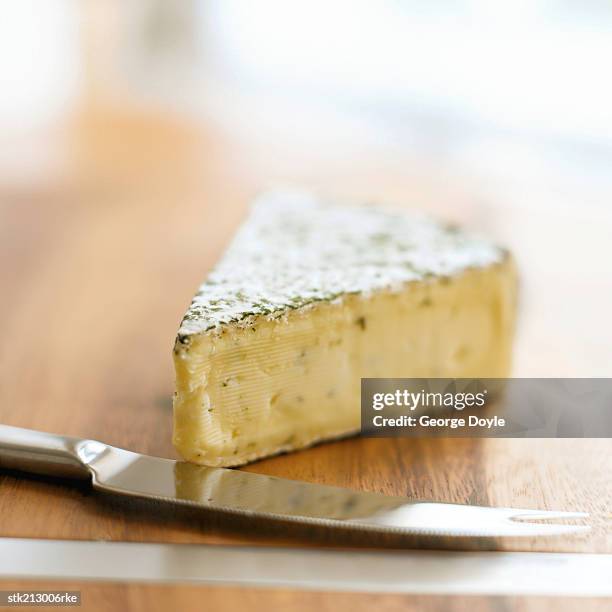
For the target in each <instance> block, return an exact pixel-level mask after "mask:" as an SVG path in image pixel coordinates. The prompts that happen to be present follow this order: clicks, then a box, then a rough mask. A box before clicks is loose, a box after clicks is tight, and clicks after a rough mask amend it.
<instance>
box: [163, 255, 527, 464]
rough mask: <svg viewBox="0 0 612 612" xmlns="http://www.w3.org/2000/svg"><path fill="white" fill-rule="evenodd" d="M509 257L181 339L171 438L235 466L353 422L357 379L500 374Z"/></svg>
mask: <svg viewBox="0 0 612 612" xmlns="http://www.w3.org/2000/svg"><path fill="white" fill-rule="evenodd" d="M515 302H516V276H515V270H514V266H513V264H512V260H511V259H510V258H509V257H505V259H503V260H502V261H501V262H499V263H495V264H492V265H489V266H485V267H475V268H468V269H466V270H465V271H463V272H461V273H459V274H458V275H455V276H451V277H432V278H428V279H425V280H422V281H414V282H409V283H406V284H405V285H404V286H403V288H401V289H399V290H380V291H376V292H373V293H372V294H370V295H369V296H365V295H361V294H356V295H345V296H344V297H342V298H340V299H338V300H336V301H333V302H326V301H322V302H317V303H315V304H312V305H309V306H306V307H303V308H300V309H297V310H291V311H288V313H286V314H284V315H283V316H282V317H280V318H277V319H268V318H266V317H265V316H264V315H259V316H258V317H255V318H254V319H253V320H252V324H250V325H248V326H246V327H245V326H243V325H226V326H223V327H221V328H220V329H216V330H212V331H207V332H203V333H199V334H193V335H191V336H190V337H189V338H188V340H187V342H186V343H185V344H182V343H180V342H177V345H176V348H175V353H174V358H175V365H176V372H177V393H176V396H175V405H174V415H175V416H174V419H175V420H174V444H175V446H176V448H177V449H178V451H179V452H180V454H181V455H182V456H183V457H184V458H185V459H187V460H189V461H194V462H196V463H201V464H204V465H210V466H235V465H241V464H244V463H247V462H249V461H253V460H255V459H257V458H260V457H265V456H268V455H272V454H275V453H279V452H282V451H287V450H293V449H298V448H303V447H306V446H308V445H310V444H313V443H315V442H317V441H320V440H324V439H329V438H335V437H340V436H345V435H347V434H351V433H354V432H357V431H358V430H359V427H360V383H361V378H362V377H371V378H373V377H382V378H389V377H457V378H459V377H492V378H497V377H505V376H508V375H509V372H510V362H511V345H512V336H513V328H514V318H515Z"/></svg>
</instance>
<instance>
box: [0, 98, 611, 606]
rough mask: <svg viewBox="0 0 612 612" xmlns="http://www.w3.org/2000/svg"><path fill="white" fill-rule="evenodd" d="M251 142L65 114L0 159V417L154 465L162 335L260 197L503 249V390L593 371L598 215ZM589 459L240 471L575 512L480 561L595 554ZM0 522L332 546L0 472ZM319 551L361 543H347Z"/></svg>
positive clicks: (278, 597)
mask: <svg viewBox="0 0 612 612" xmlns="http://www.w3.org/2000/svg"><path fill="white" fill-rule="evenodd" d="M262 130H263V131H262ZM262 130H260V131H259V132H258V131H257V129H255V128H254V129H253V131H252V132H250V133H246V134H245V133H238V134H237V133H235V132H232V131H231V130H228V129H226V127H225V125H224V124H223V121H222V120H221V119H217V120H216V121H210V120H208V121H207V120H201V121H198V122H187V121H186V120H183V119H179V118H172V117H171V116H168V115H162V114H157V113H155V112H150V113H146V112H143V111H142V110H139V109H135V110H133V111H131V110H129V108H128V109H126V108H125V107H122V109H121V110H118V109H114V108H102V109H99V108H92V107H86V108H81V109H77V110H76V111H75V112H74V113H73V114H71V115H70V116H69V117H68V118H66V120H65V121H62V122H58V123H57V124H55V125H53V126H52V129H50V130H49V131H48V132H38V133H36V134H34V135H33V136H32V137H31V138H29V139H28V138H25V137H23V136H19V137H15V138H14V139H13V140H9V141H8V142H6V144H5V145H4V148H5V149H7V150H9V151H13V152H14V155H12V156H11V163H10V164H6V163H5V164H3V165H0V259H1V262H2V267H1V269H0V286H1V287H2V299H0V338H1V340H0V364H1V369H0V422H2V423H6V424H10V425H17V426H23V427H31V428H36V429H40V430H46V431H51V432H61V433H65V434H71V435H77V436H81V437H85V438H97V439H100V440H103V441H105V442H108V443H110V444H114V445H117V446H120V447H125V448H129V449H132V450H135V451H140V452H144V453H150V454H155V455H160V456H164V457H175V456H176V455H175V452H174V450H173V448H172V446H171V442H170V435H171V395H172V392H173V369H172V362H171V348H172V344H173V340H174V334H175V331H176V328H177V325H178V322H179V320H180V317H181V315H182V313H183V311H184V310H185V308H186V306H187V304H188V302H189V300H190V298H191V295H192V294H193V292H194V289H195V288H196V287H197V285H198V284H199V282H200V281H201V280H202V278H203V277H204V275H205V274H206V272H207V271H208V270H209V268H210V267H211V265H212V264H213V263H214V261H215V260H216V258H217V257H218V256H219V254H220V253H221V251H222V249H223V247H224V245H225V244H226V243H227V241H228V239H229V238H230V236H231V234H232V232H233V231H234V229H235V228H236V226H237V224H238V223H239V221H240V219H241V218H242V217H243V215H244V213H245V210H246V206H247V204H248V201H249V199H250V198H251V197H252V196H253V195H254V194H255V193H256V192H257V191H258V190H259V189H261V188H262V187H265V186H266V184H268V183H270V182H278V181H281V182H293V183H295V182H297V183H299V184H302V185H307V186H310V187H314V188H315V189H318V190H320V191H324V192H326V193H330V194H339V195H343V196H347V197H355V198H360V197H368V198H371V197H378V198H379V199H382V200H386V201H394V202H407V203H408V205H409V206H410V207H413V208H418V209H425V210H428V211H430V212H432V213H433V214H437V215H439V216H442V217H445V218H450V219H454V220H459V221H462V222H463V223H465V224H467V225H468V226H471V227H473V228H475V229H478V230H484V231H487V232H488V233H490V234H492V235H494V236H496V237H497V238H498V239H501V240H505V241H506V242H507V243H509V244H510V246H511V248H512V249H513V250H514V251H515V252H516V253H517V256H518V260H519V265H520V267H521V271H522V278H523V300H522V307H521V320H520V326H519V332H518V338H517V350H516V369H515V372H516V374H517V375H533V376H536V375H553V376H554V375H565V376H567V375H578V376H589V375H593V374H595V373H596V374H597V375H600V376H603V375H610V374H612V367H611V366H612V359H611V349H610V346H611V342H610V331H609V312H611V311H612V308H611V309H610V310H608V307H609V306H610V305H611V300H612V285H611V279H610V274H609V269H608V268H609V262H610V261H611V258H610V257H608V259H607V260H606V259H605V257H604V253H605V252H607V253H608V256H609V254H610V247H609V245H608V244H607V240H608V239H607V233H606V231H604V229H603V228H604V227H606V226H605V225H603V224H605V223H609V219H610V217H609V213H608V212H607V211H606V210H605V209H603V208H601V209H600V208H598V207H597V204H596V203H595V204H593V206H592V208H589V209H588V211H591V212H588V211H587V209H585V207H584V206H580V207H579V206H576V207H573V208H572V207H571V206H566V207H564V208H563V206H565V204H567V203H568V202H569V201H571V199H572V197H573V196H572V195H571V194H569V195H568V194H567V193H565V195H563V196H560V197H559V199H558V200H557V201H555V199H554V198H552V197H551V195H550V194H551V191H550V190H548V191H546V190H545V189H543V188H541V186H540V187H537V186H536V187H534V190H533V192H532V193H531V195H530V196H529V198H531V199H529V198H525V197H522V198H520V197H518V198H517V197H515V196H516V193H517V189H518V188H517V186H516V183H512V182H509V183H508V184H504V183H502V182H499V181H498V182H494V181H490V182H485V181H477V180H476V179H475V178H474V177H473V176H472V177H470V176H469V175H464V174H461V173H460V172H457V171H456V169H455V168H454V167H452V166H445V165H444V164H438V163H437V162H436V160H435V159H423V158H421V157H417V156H415V155H413V154H412V153H411V152H410V151H405V152H398V151H397V150H391V152H389V151H386V149H384V147H380V146H378V145H375V144H374V145H372V147H365V148H361V149H360V148H354V147H352V143H351V142H350V140H344V141H342V142H341V143H339V144H338V145H337V146H336V148H335V149H332V150H331V152H330V150H329V149H325V148H322V147H321V146H320V143H318V142H312V143H310V144H308V143H307V144H306V145H303V146H301V147H292V146H290V144H289V143H290V135H291V134H290V130H288V129H287V130H285V132H283V134H282V136H281V138H279V139H271V138H270V139H268V140H266V132H265V128H262ZM262 134H263V135H262ZM347 151H352V153H351V155H350V157H347V155H346V152H347ZM546 194H547V196H546ZM609 195H610V193H609V192H608V196H609ZM546 197H548V200H546ZM536 200H538V201H537V202H535V201H536ZM559 203H560V204H559ZM536 204H537V206H536ZM557 205H561V206H562V208H561V209H558V208H557ZM552 210H555V211H556V213H555V214H554V216H551V214H552V213H551V211H552ZM559 210H561V212H559ZM593 211H595V212H593ZM597 211H600V212H597ZM588 214H592V218H591V221H590V223H591V225H590V226H588V227H587V226H586V225H584V223H583V222H584V218H585V216H587V215H588ZM597 215H599V216H597ZM589 218H590V217H589ZM551 219H552V220H551ZM551 224H552V228H551ZM577 225H579V226H580V231H581V232H583V233H586V234H588V235H584V236H582V238H581V241H580V245H581V246H580V248H579V249H577V250H576V251H577V252H575V253H574V254H573V257H570V255H568V252H567V249H566V248H565V247H566V246H567V245H568V243H567V240H566V239H567V238H568V237H569V236H574V237H575V235H576V234H575V232H576V231H577V230H576V226H577ZM607 227H611V226H607ZM551 229H552V231H551ZM602 249H603V251H602ZM605 249H607V251H605ZM596 255H597V256H596ZM585 262H586V263H588V264H589V266H590V267H589V268H585ZM585 269H586V270H588V272H587V273H585V272H584V271H585ZM581 271H582V273H581ZM606 272H607V274H606ZM585 296H588V299H586V298H585ZM593 368H596V371H594V370H593ZM611 450H612V447H611V444H610V441H609V440H484V439H479V440H469V439H455V440H444V439H432V440H427V439H414V440H413V439H411V440H383V439H367V440H366V439H359V438H354V439H350V440H345V441H341V442H336V443H332V444H325V445H321V446H317V447H315V448H312V449H310V450H306V451H303V452H299V453H295V454H291V455H285V456H280V457H276V458H273V459H269V460H265V461H261V462H258V463H256V464H253V465H251V466H249V467H247V468H245V469H247V470H248V471H252V472H258V473H265V474H274V475H277V476H282V477H287V478H294V479H300V480H306V481H311V482H319V483H326V484H333V485H340V486H346V487H354V488H357V489H363V490H371V491H379V492H382V493H387V494H398V495H408V496H410V497H414V498H415V499H418V498H429V499H437V500H441V501H449V502H467V503H471V504H483V505H504V506H516V507H534V508H549V509H562V510H584V511H588V512H591V513H592V514H593V523H592V524H593V526H594V528H593V531H592V533H591V534H590V535H587V536H580V537H579V536H576V537H567V538H563V539H558V540H551V541H545V540H538V539H533V540H527V541H509V542H504V543H499V544H498V546H499V547H500V548H504V549H508V550H538V551H570V552H571V551H584V552H600V553H604V552H607V553H610V552H612V546H611V530H610V517H611V513H612V491H611V487H610V474H611V471H610V470H611V467H612V463H611V460H612V453H611ZM0 516H1V517H2V518H1V523H0V536H12V537H32V538H68V539H71V538H77V539H103V540H128V541H139V542H148V541H156V542H191V543H195V542H214V543H224V544H237V543H255V544H274V545H289V544H291V545H307V546H312V545H314V546H325V545H332V544H335V543H337V540H335V539H333V538H332V537H330V536H329V534H320V535H319V536H316V537H312V535H311V534H309V535H308V537H306V536H305V535H303V534H299V533H292V532H291V533H290V532H288V531H286V530H279V529H277V528H274V527H270V528H269V529H267V530H265V531H257V532H253V530H252V528H251V527H249V525H248V524H247V525H245V524H241V525H235V524H234V525H227V524H226V523H224V521H222V520H221V521H219V520H216V519H215V520H212V519H211V518H210V517H208V516H206V515H200V516H199V515H195V514H193V513H192V514H188V515H186V514H185V513H183V512H181V511H176V510H172V509H161V508H158V507H153V506H151V505H150V504H147V503H144V502H142V503H140V502H138V503H131V502H125V501H121V500H118V499H112V498H107V497H105V496H102V495H99V494H96V493H93V492H92V491H90V490H89V489H87V487H83V486H72V485H70V484H68V483H63V482H58V481H53V480H49V479H44V478H38V477H27V478H18V477H16V476H15V475H12V474H6V473H5V474H2V475H0ZM341 543H342V544H344V545H350V546H360V545H363V544H364V543H363V542H360V541H358V540H355V539H354V538H353V539H350V540H349V541H342V542H341ZM371 544H372V543H371V542H370V543H369V545H371ZM54 584H55V583H54ZM13 585H14V584H13ZM8 586H9V585H8V584H3V585H2V586H0V588H8ZM22 586H23V584H22ZM44 586H45V585H42V584H39V583H36V585H35V588H44ZM67 586H68V585H67ZM72 586H75V585H72ZM30 588H33V587H32V586H31V587H30ZM61 588H64V585H63V584H62V587H61ZM75 588H80V589H82V590H83V592H84V597H85V598H88V601H89V603H90V604H91V605H92V607H96V609H100V610H106V609H108V610H111V609H120V608H126V607H127V606H130V607H132V608H134V609H136V608H137V609H143V610H144V609H147V610H148V609H153V608H154V607H156V606H157V607H159V609H168V608H169V607H170V606H175V607H177V608H178V609H182V608H183V607H184V606H188V605H189V604H194V603H195V602H206V609H211V610H212V609H231V606H230V604H234V605H235V606H236V607H237V606H240V608H245V607H247V606H248V607H249V608H255V609H258V608H262V609H263V608H268V607H269V606H275V607H278V608H279V609H280V608H282V609H296V610H301V609H305V610H306V609H312V608H314V607H315V606H316V607H317V608H320V609H321V610H327V609H330V610H338V609H349V608H350V609H354V610H361V609H363V610H365V609H371V607H372V606H376V607H377V608H381V609H388V610H395V609H407V610H410V609H417V608H418V609H432V610H433V609H442V608H443V609H445V610H446V609H448V610H450V609H457V610H464V609H466V608H468V607H470V608H472V609H474V610H481V609H482V610H490V609H498V608H497V606H498V605H499V606H502V607H504V606H505V605H508V606H514V605H516V608H517V609H521V610H522V609H536V608H537V609H551V610H552V609H554V610H559V609H565V608H567V609H568V610H570V609H574V608H573V606H575V605H576V602H573V603H572V602H571V601H565V602H559V601H554V600H543V599H540V600H530V599H521V598H519V599H515V598H506V599H505V600H503V601H501V602H500V600H494V599H487V598H465V597H464V598H458V599H454V600H453V601H450V600H448V599H446V598H436V597H417V598H413V597H400V596H391V595H380V596H375V595H366V596H364V595H351V594H321V593H300V592H295V591H288V590H257V589H231V588H221V587H214V588H213V587H201V586H184V587H183V586H181V587H178V586H161V585H158V586H146V585H114V584H105V585H102V584H99V585H98V584H81V585H76V586H75ZM94 602H95V606H94V605H93V604H94ZM581 605H582V604H581ZM593 605H594V606H595V607H597V605H598V604H597V602H593ZM601 605H602V609H603V605H604V604H603V603H602V604H601ZM504 609H505V607H504Z"/></svg>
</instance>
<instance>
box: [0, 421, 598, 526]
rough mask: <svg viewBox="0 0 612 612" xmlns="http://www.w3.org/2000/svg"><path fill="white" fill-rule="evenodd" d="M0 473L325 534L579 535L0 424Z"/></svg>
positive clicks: (539, 515) (506, 517)
mask: <svg viewBox="0 0 612 612" xmlns="http://www.w3.org/2000/svg"><path fill="white" fill-rule="evenodd" d="M0 468H6V469H11V470H19V471H25V472H32V473H37V474H45V475H50V476H58V477H63V478H78V479H86V480H89V481H90V482H91V484H92V486H93V488H94V489H97V490H99V491H102V492H106V493H113V494H117V495H125V496H132V497H139V498H145V499H152V500H158V501H162V502H167V503H170V504H180V505H186V506H194V507H198V508H202V509H203V510H212V511H217V512H224V513H230V514H234V515H242V516H244V517H253V518H258V519H269V520H271V521H285V522H296V523H300V524H305V525H319V526H324V527H327V528H340V529H352V530H360V531H366V532H373V533H395V534H399V535H413V536H428V537H434V538H436V537H438V536H439V537H461V538H466V537H468V538H472V537H475V538H487V537H488V538H491V537H529V536H559V535H564V534H570V533H578V532H584V531H587V530H588V529H589V527H588V526H584V525H572V524H560V523H534V522H529V521H532V520H539V519H546V520H553V519H576V518H585V517H587V516H588V514H586V513H583V512H556V511H547V510H527V509H516V508H490V507H484V506H473V505H464V504H451V503H439V502H432V501H415V500H412V499H410V498H407V497H392V496H387V495H382V494H379V493H371V492H365V491H354V490H351V489H345V488H341V487H331V486H326V485H319V484H313V483H308V482H299V481H294V480H287V479H283V478H276V477H273V476H265V475H260V474H253V473H249V472H242V471H239V470H233V469H227V468H211V467H204V466H200V465H196V464H192V463H188V462H184V461H173V460H171V459H163V458H160V457H151V456H149V455H142V454H140V453H134V452H131V451H128V450H124V449H121V448H116V447H114V446H110V445H108V444H104V443H102V442H98V441H96V440H84V439H80V438H74V437H68V436H60V435H55V434H49V433H43V432H39V431H34V430H29V429H22V428H18V427H11V426H8V425H0Z"/></svg>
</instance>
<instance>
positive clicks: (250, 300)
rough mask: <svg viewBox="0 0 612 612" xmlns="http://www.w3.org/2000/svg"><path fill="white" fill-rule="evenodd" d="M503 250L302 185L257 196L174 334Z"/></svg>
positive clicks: (414, 276)
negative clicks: (337, 200)
mask: <svg viewBox="0 0 612 612" xmlns="http://www.w3.org/2000/svg"><path fill="white" fill-rule="evenodd" d="M505 256H506V254H505V251H504V250H503V249H501V248H499V247H497V246H495V245H493V244H491V243H489V242H487V241H485V240H481V239H478V238H474V237H470V236H468V235H466V234H464V233H462V232H458V231H457V230H456V229H455V228H453V227H448V226H443V225H440V224H438V223H436V222H434V221H432V220H430V219H427V218H423V217H417V216H408V215H406V214H405V213H402V212H391V211H383V210H381V209H380V208H378V207H375V206H350V207H349V206H341V205H333V204H330V203H328V202H325V201H321V200H319V199H317V198H316V197H315V196H312V195H308V194H302V193H291V192H288V193H285V192H278V193H272V194H268V195H265V196H262V197H260V199H259V200H258V201H256V202H255V204H254V206H253V210H252V212H251V216H250V218H249V219H248V221H247V222H246V223H245V224H244V226H243V227H242V228H241V229H240V230H239V232H238V233H237V235H236V237H235V238H234V240H233V242H232V244H231V246H230V247H229V249H228V251H227V252H226V254H225V256H224V257H223V259H222V260H221V261H220V262H219V263H218V264H217V266H216V267H215V269H214V270H213V272H212V273H211V274H210V276H209V278H208V279H207V280H206V281H205V282H204V284H203V285H201V286H200V288H199V290H198V292H197V294H196V296H195V297H194V299H193V301H192V303H191V305H190V307H189V309H188V310H187V313H186V314H185V317H184V318H183V321H182V323H181V327H180V329H179V333H178V339H179V341H182V342H184V341H185V340H186V337H187V336H190V335H192V334H199V333H202V332H208V331H212V330H219V329H220V328H222V327H223V326H224V325H227V324H237V323H238V324H243V325H244V326H245V327H246V326H248V325H250V324H251V322H252V320H253V318H255V317H258V316H260V315H264V316H266V317H269V318H276V317H279V316H282V315H283V314H285V313H287V312H288V311H290V310H295V309H299V308H301V307H304V306H307V305H309V304H312V303H315V302H321V301H333V300H336V299H338V298H341V297H342V296H344V295H350V294H365V295H367V294H370V293H372V292H375V291H378V290H401V289H402V287H403V286H404V285H405V283H409V282H412V281H418V280H423V279H426V278H427V277H433V276H452V275H455V274H457V273H459V272H461V271H463V270H465V269H467V268H472V267H486V266H489V265H492V264H494V263H498V262H500V261H502V260H503V259H504V257H505Z"/></svg>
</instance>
